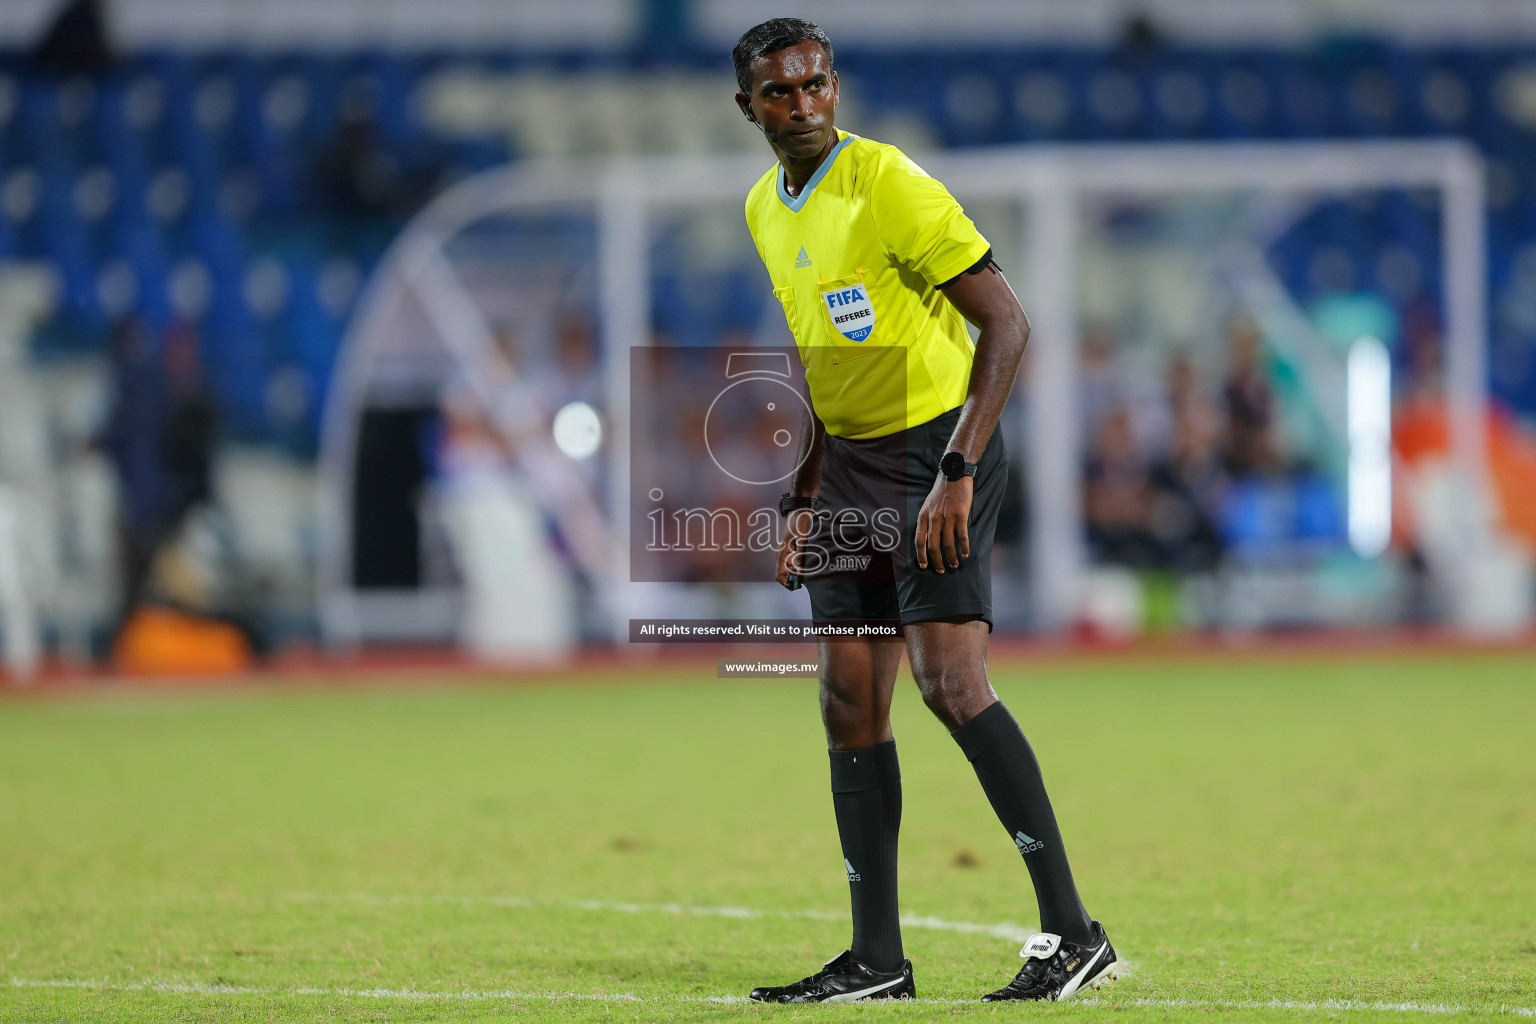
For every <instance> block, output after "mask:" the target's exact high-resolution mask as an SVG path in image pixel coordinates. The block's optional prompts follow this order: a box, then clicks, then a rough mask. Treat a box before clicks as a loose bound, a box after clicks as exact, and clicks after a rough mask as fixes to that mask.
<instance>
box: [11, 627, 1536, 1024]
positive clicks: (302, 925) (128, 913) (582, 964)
mask: <svg viewBox="0 0 1536 1024" xmlns="http://www.w3.org/2000/svg"><path fill="white" fill-rule="evenodd" d="M713 674H714V673H713V664H709V665H703V664H700V665H685V666H679V667H675V668H671V669H667V670H665V671H660V670H655V669H646V670H642V671H640V672H638V673H634V674H627V677H623V678H621V677H620V676H621V675H625V674H620V673H615V678H612V679H604V678H595V677H593V675H592V674H591V673H590V672H588V673H587V674H585V675H583V676H581V677H580V678H578V679H576V680H574V681H567V682H566V685H562V682H561V680H560V679H558V678H555V677H552V678H551V679H549V680H548V681H534V682H527V681H519V682H517V683H516V684H515V685H509V686H497V685H486V684H484V683H471V682H465V681H460V682H455V681H452V680H448V681H444V680H431V679H423V680H421V681H420V682H419V683H417V684H415V685H410V686H399V685H388V686H365V687H344V688H329V689H314V688H304V687H300V686H290V685H279V686H275V687H271V688H267V689H263V688H261V687H259V686H252V687H241V688H238V689H235V690H228V691H223V692H218V691H213V692H169V693H168V692H144V691H142V690H140V691H134V692H118V693H114V692H101V693H93V694H87V695H61V696H52V697H48V696H44V697H26V698H19V699H6V700H0V1020H6V1021H11V1020H15V1021H29V1022H34V1021H77V1020H94V1021H156V1022H160V1021H246V1020H250V1021H269V1020H282V1021H385V1020H409V1021H426V1020H434V1021H435V1020H453V1021H461V1020H495V1021H530V1020H532V1021H540V1020H546V1019H559V1020H613V1021H658V1020H669V1021H671V1020H682V1021H690V1020H742V1019H764V1020H791V1019H793V1020H810V1019H833V1020H847V1019H860V1020H862V1019H866V1018H871V1019H872V1018H876V1017H878V1018H879V1019H881V1020H885V1019H892V1020H902V1021H919V1020H924V1021H926V1020H937V1019H941V1018H945V1019H947V1018H950V1017H958V1016H980V1017H984V1018H993V1019H1001V1018H1008V1019H1016V1018H1023V1017H1037V1018H1049V1019H1052V1020H1063V1021H1065V1020H1073V1021H1078V1020H1138V1021H1139V1020H1156V1021H1167V1020H1211V1019H1234V1020H1236V1019H1241V1020H1284V1021H1297V1020H1314V1019H1319V1018H1322V1017H1325V1016H1327V1017H1344V1018H1347V1019H1355V1020H1362V1021H1377V1020H1383V1021H1385V1020H1416V1021H1417V1020H1428V1019H1435V1020H1440V1019H1446V1018H1447V1017H1455V1016H1468V1017H1478V1018H1482V1019H1488V1018H1492V1017H1496V1016H1497V1017H1499V1018H1500V1019H1504V1018H1506V1017H1507V1018H1511V1019H1524V1018H1529V1017H1531V1016H1533V1015H1536V1014H1533V1011H1532V1008H1533V1007H1536V656H1532V655H1529V654H1466V653H1461V654H1456V653H1444V654H1420V655H1416V656H1411V657H1408V656H1398V657H1391V658H1385V657H1383V658H1371V657H1365V656H1360V655H1356V656H1352V657H1349V658H1342V659H1340V658H1333V659H1330V658H1328V657H1325V656H1322V655H1316V656H1314V655H1305V656H1295V655H1293V656H1286V657H1281V658H1275V657H1270V658H1264V657H1260V656H1254V657H1252V658H1249V659H1243V658H1237V657H1205V658H1197V659H1184V660H1171V659H1156V658H1152V659H1142V660H1132V659H1129V658H1113V659H1104V658H1099V659H1092V660H1086V661H1063V660H1052V661H1045V662H1042V663H1039V664H1031V663H1029V662H1027V661H1017V660H1015V661H1010V662H1007V663H1003V664H998V665H996V666H994V673H993V674H994V679H995V683H996V686H997V689H998V691H999V693H1000V694H1001V695H1002V697H1003V699H1005V700H1006V701H1008V703H1009V705H1010V706H1011V707H1012V709H1013V710H1014V713H1015V714H1016V715H1017V716H1018V718H1019V719H1020V721H1021V722H1022V723H1023V724H1024V727H1025V730H1026V731H1027V732H1028V734H1029V735H1030V737H1031V739H1032V741H1033V742H1034V744H1035V746H1036V749H1037V750H1038V752H1039V754H1040V757H1041V760H1042V762H1043V764H1044V766H1045V771H1046V779H1047V782H1048V783H1049V784H1050V786H1051V791H1052V793H1053V795H1054V799H1055V802H1056V807H1057V811H1058V815H1059V817H1060V819H1061V823H1062V828H1063V831H1064V833H1065V836H1066V840H1067V845H1068V849H1069V852H1070V853H1071V854H1072V856H1073V859H1074V863H1075V866H1076V869H1077V872H1078V878H1079V882H1080V885H1081V888H1082V890H1083V895H1084V898H1085V900H1086V901H1087V903H1088V906H1089V909H1090V911H1091V912H1092V913H1094V914H1095V916H1097V917H1099V918H1100V919H1101V920H1103V921H1104V922H1105V923H1106V924H1107V925H1108V927H1109V930H1110V934H1111V936H1112V937H1113V939H1114V940H1115V943H1116V945H1117V946H1118V947H1119V949H1120V951H1121V955H1122V957H1123V958H1124V959H1126V960H1128V961H1130V962H1132V964H1133V965H1134V969H1133V973H1132V974H1131V975H1130V976H1129V977H1127V978H1124V979H1122V980H1120V981H1118V982H1116V983H1114V984H1113V985H1111V986H1109V987H1108V988H1106V989H1105V991H1104V993H1103V994H1102V995H1100V996H1098V997H1097V999H1095V1000H1085V1001H1081V1002H1072V1003H1065V1004H1062V1005H1060V1006H1041V1005H1030V1006H1020V1005H1002V1006H981V1005H979V1004H977V1005H972V1004H970V1002H969V1001H970V1000H973V999H975V997H976V996H978V995H979V994H980V993H982V992H983V991H986V990H988V989H990V988H992V987H994V986H996V985H999V984H1001V983H1002V982H1004V981H1005V980H1006V979H1007V978H1008V977H1010V976H1011V974H1012V973H1013V971H1014V970H1015V969H1016V967H1017V964H1018V960H1017V956H1016V954H1017V948H1018V942H1017V937H1018V936H1020V935H1022V934H1023V933H1024V932H1025V931H1027V930H1028V929H1029V928H1030V927H1031V926H1032V925H1033V924H1034V905H1033V895H1032V891H1031V889H1030V886H1029V881H1028V877H1027V875H1026V873H1025V871H1024V868H1023V865H1022V864H1021V862H1020V860H1019V858H1018V856H1017V854H1016V852H1015V851H1014V849H1013V845H1012V843H1011V842H1010V841H1009V839H1008V837H1007V836H1006V835H1004V834H1003V830H1002V828H1001V827H1000V826H999V825H998V824H997V821H996V819H995V818H993V817H992V815H991V812H990V810H989V809H988V807H987V804H986V800H985V798H984V796H983V795H982V793H981V790H980V788H979V787H978V786H977V784H976V781H975V777H974V776H973V775H972V774H971V771H970V767H969V765H967V763H966V762H965V760H964V758H963V757H962V756H961V755H960V753H959V752H958V750H957V749H956V748H955V747H954V744H953V743H952V742H951V741H950V739H949V738H948V736H947V735H946V734H945V732H944V730H943V729H942V727H940V726H939V725H938V724H937V723H936V722H935V721H934V720H933V719H932V718H931V717H930V716H929V715H928V714H927V712H926V711H925V710H924V709H923V707H922V705H921V703H920V702H919V700H918V699H917V696H916V694H915V692H914V691H913V689H912V687H911V685H910V681H908V680H904V681H903V684H902V685H901V687H900V689H899V691H898V698H897V706H896V709H895V712H894V718H895V724H896V732H897V739H898V742H899V747H900V751H901V759H902V769H903V780H904V786H905V797H906V810H905V817H904V823H903V824H904V831H903V836H902V849H901V856H902V892H903V912H904V914H907V915H911V916H912V917H913V918H920V919H923V920H921V921H915V922H914V923H912V924H909V926H908V927H907V928H906V929H905V938H906V943H907V951H908V955H909V956H911V957H912V958H913V961H914V963H915V965H916V970H917V983H918V989H919V995H920V996H921V997H923V998H924V999H926V1000H931V1001H928V1002H921V1003H919V1004H917V1005H879V1004H876V1005H855V1006H819V1007H803V1006H802V1007H765V1006H761V1005H756V1004H748V1003H745V1002H742V1001H741V996H743V995H744V994H745V993H746V991H747V990H748V989H750V988H751V987H752V986H753V985H756V984H763V983H782V982H785V981H789V980H793V979H795V978H798V977H800V976H801V975H803V974H807V973H810V972H811V971H812V970H814V969H815V968H816V967H817V966H818V965H819V963H820V962H821V961H822V960H824V959H826V958H827V957H829V956H831V955H832V954H834V953H836V952H837V951H838V950H840V949H842V948H843V947H844V945H845V944H846V941H847V937H848V925H847V922H846V916H845V915H846V910H847V901H848V890H847V883H846V881H845V879H844V878H843V872H842V868H841V857H840V855H839V853H838V849H837V845H836V833H835V830H834V828H833V823H832V809H831V800H830V798H829V796H828V789H827V763H826V754H825V747H824V744H823V742H822V738H821V731H820V722H819V717H818V711H817V700H816V690H815V686H814V684H813V683H811V682H808V681H794V682H769V681H761V682H756V681H753V682H744V681H720V680H716V679H714V678H713ZM919 925H923V926H919Z"/></svg>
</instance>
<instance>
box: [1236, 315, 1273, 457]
mask: <svg viewBox="0 0 1536 1024" xmlns="http://www.w3.org/2000/svg"><path fill="white" fill-rule="evenodd" d="M1227 352H1228V358H1229V364H1228V369H1227V383H1226V388H1225V389H1224V392H1223V396H1224V398H1225V400H1226V413H1227V439H1226V441H1227V443H1226V457H1227V468H1228V469H1229V470H1230V471H1231V473H1232V475H1233V476H1237V477H1242V476H1250V475H1253V474H1258V473H1269V472H1272V471H1274V470H1275V469H1277V468H1278V467H1279V462H1280V459H1279V453H1278V452H1277V451H1276V450H1275V445H1274V429H1273V428H1274V422H1273V421H1274V404H1275V403H1274V394H1273V392H1272V391H1271V389H1270V385H1269V378H1268V375H1267V374H1266V372H1265V369H1264V362H1263V345H1262V342H1261V340H1260V338H1259V332H1258V328H1257V327H1256V326H1255V325H1254V323H1253V321H1251V320H1249V319H1248V318H1247V317H1244V316H1238V317H1234V318H1233V319H1232V320H1231V321H1230V323H1229V324H1228V327H1227Z"/></svg>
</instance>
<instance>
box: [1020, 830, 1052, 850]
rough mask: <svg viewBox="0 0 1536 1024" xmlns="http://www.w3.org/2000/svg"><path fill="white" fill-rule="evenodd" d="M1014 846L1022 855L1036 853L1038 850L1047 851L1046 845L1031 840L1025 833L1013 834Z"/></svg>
mask: <svg viewBox="0 0 1536 1024" xmlns="http://www.w3.org/2000/svg"><path fill="white" fill-rule="evenodd" d="M1013 845H1014V846H1017V847H1018V848H1019V852H1020V853H1034V852H1035V851H1036V850H1043V849H1045V844H1044V843H1042V842H1039V841H1037V840H1034V839H1031V838H1029V836H1027V835H1025V834H1024V833H1023V832H1015V833H1014V834H1013Z"/></svg>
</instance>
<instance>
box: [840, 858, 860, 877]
mask: <svg viewBox="0 0 1536 1024" xmlns="http://www.w3.org/2000/svg"><path fill="white" fill-rule="evenodd" d="M843 867H845V868H847V869H848V881H850V882H858V881H861V879H860V878H859V873H858V872H857V871H855V870H853V864H852V862H850V861H849V860H848V858H847V857H844V858H843Z"/></svg>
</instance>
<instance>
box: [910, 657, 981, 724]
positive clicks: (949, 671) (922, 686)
mask: <svg viewBox="0 0 1536 1024" xmlns="http://www.w3.org/2000/svg"><path fill="white" fill-rule="evenodd" d="M912 675H913V678H914V679H915V680H916V681H917V688H918V691H919V692H920V693H921V694H922V697H923V703H924V704H925V705H927V707H928V710H929V711H931V712H933V715H934V717H935V718H937V719H938V720H939V721H941V722H943V723H944V724H945V725H946V726H947V727H948V728H949V729H950V730H951V731H953V730H955V729H958V728H960V727H961V726H962V725H964V724H965V723H966V722H969V721H970V720H971V719H972V718H975V717H976V716H977V715H978V714H980V713H981V712H982V711H983V710H985V709H986V707H987V705H988V704H991V703H992V702H993V701H995V700H996V699H997V697H996V695H995V694H994V693H993V692H992V684H991V683H990V682H988V680H987V669H986V663H985V662H982V661H978V662H975V663H970V662H961V663H959V664H925V665H922V666H921V667H919V666H913V669H912Z"/></svg>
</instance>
